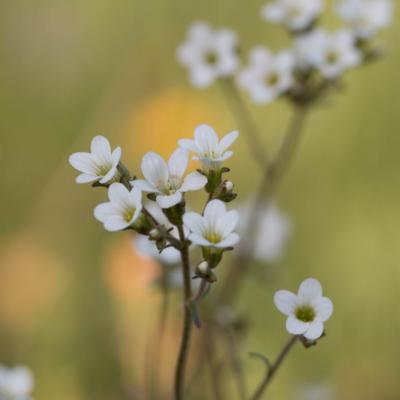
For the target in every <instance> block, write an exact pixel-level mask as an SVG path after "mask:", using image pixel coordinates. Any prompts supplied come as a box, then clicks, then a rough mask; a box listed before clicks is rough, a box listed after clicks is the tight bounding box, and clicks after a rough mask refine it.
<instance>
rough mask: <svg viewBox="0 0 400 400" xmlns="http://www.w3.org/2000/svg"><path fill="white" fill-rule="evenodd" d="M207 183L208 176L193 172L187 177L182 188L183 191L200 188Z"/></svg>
mask: <svg viewBox="0 0 400 400" xmlns="http://www.w3.org/2000/svg"><path fill="white" fill-rule="evenodd" d="M206 184H207V178H206V177H205V176H204V175H202V174H200V173H199V172H192V173H190V174H189V175H187V176H186V177H185V180H184V181H183V183H182V186H181V188H180V190H181V192H190V191H192V190H200V189H202V188H203V187H204V186H205V185H206Z"/></svg>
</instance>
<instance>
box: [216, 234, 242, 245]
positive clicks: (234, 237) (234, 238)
mask: <svg viewBox="0 0 400 400" xmlns="http://www.w3.org/2000/svg"><path fill="white" fill-rule="evenodd" d="M239 240H240V236H239V235H238V234H237V233H231V234H230V235H229V236H228V237H226V238H225V239H224V240H221V241H220V242H219V243H216V244H215V247H218V248H219V249H224V248H227V247H233V246H234V245H235V244H236V243H237V242H238V241H239Z"/></svg>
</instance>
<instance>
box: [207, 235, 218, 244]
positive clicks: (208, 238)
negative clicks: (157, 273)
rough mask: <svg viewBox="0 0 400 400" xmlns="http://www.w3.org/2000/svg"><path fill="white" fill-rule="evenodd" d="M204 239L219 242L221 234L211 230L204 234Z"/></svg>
mask: <svg viewBox="0 0 400 400" xmlns="http://www.w3.org/2000/svg"><path fill="white" fill-rule="evenodd" d="M206 239H207V240H208V241H209V242H210V243H214V244H215V243H219V242H220V241H221V235H219V234H218V233H215V232H211V233H209V234H208V235H207V236H206Z"/></svg>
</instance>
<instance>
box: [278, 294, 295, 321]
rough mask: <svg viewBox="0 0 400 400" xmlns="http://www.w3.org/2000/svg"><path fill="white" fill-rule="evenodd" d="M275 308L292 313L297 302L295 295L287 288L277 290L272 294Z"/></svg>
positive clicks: (283, 312) (284, 312) (287, 313)
mask: <svg viewBox="0 0 400 400" xmlns="http://www.w3.org/2000/svg"><path fill="white" fill-rule="evenodd" d="M274 304H275V306H276V308H277V309H278V310H279V311H280V312H281V313H282V314H285V315H292V314H293V312H294V310H295V308H296V306H297V304H298V301H297V296H296V295H295V294H294V293H292V292H289V291H288V290H278V291H277V292H276V293H275V294H274Z"/></svg>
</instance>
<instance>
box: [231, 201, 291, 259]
mask: <svg viewBox="0 0 400 400" xmlns="http://www.w3.org/2000/svg"><path fill="white" fill-rule="evenodd" d="M256 213H257V214H256V215H257V220H256V226H255V228H254V242H253V246H252V248H251V250H252V253H251V256H252V257H253V258H254V259H255V260H258V261H260V262H266V263H272V262H275V261H277V260H278V259H279V258H280V257H281V256H282V254H283V252H284V250H285V249H286V245H287V242H288V239H289V237H290V235H291V232H292V225H291V223H290V220H289V218H288V216H287V215H285V214H284V213H283V212H282V211H281V210H280V209H279V208H278V207H277V206H276V205H274V204H272V205H270V206H267V207H262V208H260V209H258V210H257V211H256ZM249 214H250V208H249V207H248V206H247V207H244V208H243V209H242V210H241V211H240V215H241V218H240V224H239V232H241V231H242V230H243V229H244V228H245V225H246V223H247V222H248V218H249Z"/></svg>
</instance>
